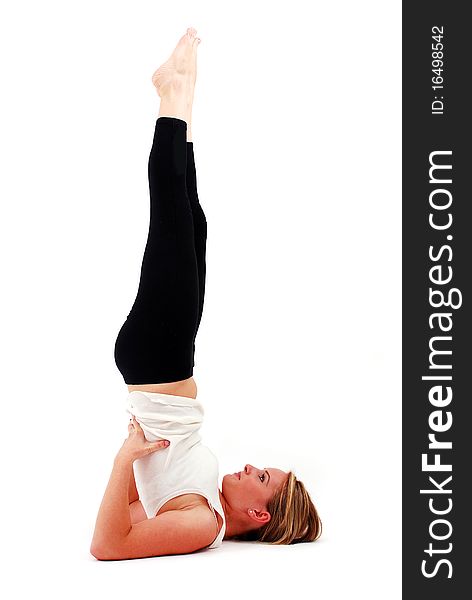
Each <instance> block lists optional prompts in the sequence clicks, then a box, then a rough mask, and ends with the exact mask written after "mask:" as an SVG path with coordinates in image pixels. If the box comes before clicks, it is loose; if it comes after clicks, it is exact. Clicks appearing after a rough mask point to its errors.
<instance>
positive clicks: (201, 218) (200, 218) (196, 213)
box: [187, 142, 207, 350]
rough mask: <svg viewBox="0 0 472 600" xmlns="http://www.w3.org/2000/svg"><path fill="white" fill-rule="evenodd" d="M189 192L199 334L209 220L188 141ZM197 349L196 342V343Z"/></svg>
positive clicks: (192, 152) (191, 146)
mask: <svg viewBox="0 0 472 600" xmlns="http://www.w3.org/2000/svg"><path fill="white" fill-rule="evenodd" d="M187 194H188V197H189V200H190V207H191V209H192V216H193V231H194V241H195V254H196V257H197V267H198V306H199V312H198V320H197V327H196V330H195V336H196V335H197V331H198V327H199V325H200V321H201V318H202V312H203V303H204V298H205V278H206V261H205V256H206V241H207V221H206V217H205V213H204V211H203V208H202V206H201V204H200V202H199V198H198V192H197V173H196V168H195V156H194V148H193V142H187ZM194 350H195V344H194Z"/></svg>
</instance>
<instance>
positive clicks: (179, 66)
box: [152, 27, 201, 98]
mask: <svg viewBox="0 0 472 600" xmlns="http://www.w3.org/2000/svg"><path fill="white" fill-rule="evenodd" d="M200 41H201V40H200V38H199V37H197V31H196V29H194V28H193V27H189V28H188V29H187V32H186V33H184V35H183V36H182V37H181V38H180V40H179V42H178V44H177V46H176V47H175V49H174V51H173V52H172V54H171V56H170V58H168V60H166V62H165V63H163V64H162V65H161V66H160V67H159V68H158V69H157V70H156V71H155V73H154V74H153V76H152V83H153V84H154V86H155V88H156V90H157V93H158V94H159V96H160V97H161V98H162V96H163V95H165V94H167V92H169V91H172V90H173V89H180V88H181V87H182V86H183V85H186V86H187V88H191V90H192V91H193V87H194V86H195V80H196V77H197V46H198V44H199V43H200Z"/></svg>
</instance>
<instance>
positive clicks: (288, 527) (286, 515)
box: [234, 471, 322, 544]
mask: <svg viewBox="0 0 472 600" xmlns="http://www.w3.org/2000/svg"><path fill="white" fill-rule="evenodd" d="M267 511H268V512H269V513H270V515H271V519H270V521H269V522H268V523H267V524H266V525H263V526H262V527H260V528H258V529H252V530H250V531H247V532H246V533H243V534H240V535H237V536H235V537H234V539H236V540H244V541H259V542H268V543H269V544H299V543H301V542H314V541H316V540H317V539H318V538H319V537H320V535H321V532H322V523H321V519H320V517H319V515H318V512H317V510H316V508H315V505H314V504H313V502H312V500H311V498H310V496H309V494H308V492H307V491H306V489H305V486H304V485H303V483H302V482H301V481H299V480H298V479H297V477H296V476H295V474H294V473H293V472H292V471H289V472H288V477H287V478H286V480H285V482H284V483H283V484H282V485H281V486H280V487H279V488H278V489H277V491H276V492H275V493H274V495H273V496H272V498H271V499H270V500H269V502H268V503H267Z"/></svg>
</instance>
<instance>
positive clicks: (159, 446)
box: [147, 440, 170, 452]
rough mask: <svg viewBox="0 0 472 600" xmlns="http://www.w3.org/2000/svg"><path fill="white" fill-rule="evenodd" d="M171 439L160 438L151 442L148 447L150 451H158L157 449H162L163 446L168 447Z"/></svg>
mask: <svg viewBox="0 0 472 600" xmlns="http://www.w3.org/2000/svg"><path fill="white" fill-rule="evenodd" d="M169 444H170V442H169V440H159V441H157V442H154V443H153V444H150V445H149V446H148V448H147V450H148V452H156V450H162V449H163V448H167V447H168V446H169Z"/></svg>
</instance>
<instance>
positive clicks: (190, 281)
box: [115, 117, 207, 385]
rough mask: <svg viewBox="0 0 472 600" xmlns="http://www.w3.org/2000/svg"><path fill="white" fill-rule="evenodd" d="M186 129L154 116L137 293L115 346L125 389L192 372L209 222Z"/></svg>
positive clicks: (177, 122) (176, 121)
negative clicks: (148, 199)
mask: <svg viewBox="0 0 472 600" xmlns="http://www.w3.org/2000/svg"><path fill="white" fill-rule="evenodd" d="M186 138H187V123H186V122H185V121H183V120H182V119H177V118H174V117H159V118H158V119H157V121H156V126H155V130H154V140H153V144H152V148H151V153H150V156H149V163H148V177H149V192H150V197H151V212H150V223H149V233H148V238H147V243H146V248H145V251H144V257H143V262H142V266H141V277H140V281H139V287H138V293H137V296H136V299H135V301H134V304H133V307H132V308H131V312H130V313H129V314H128V317H127V318H126V321H125V323H124V324H123V326H122V327H121V329H120V331H119V333H118V337H117V339H116V342H115V362H116V366H117V367H118V369H119V371H120V372H121V374H122V375H123V378H124V380H125V383H126V384H128V385H136V384H146V383H169V382H172V381H180V380H182V379H187V378H188V377H191V376H192V374H193V367H194V364H195V363H194V353H195V337H196V335H197V330H198V326H199V325H200V320H201V317H202V310H203V298H204V295H205V272H206V265H205V251H206V239H207V222H206V218H205V214H204V212H203V209H202V207H201V206H200V203H199V200H198V195H197V179H196V171H195V160H194V154H193V143H192V142H187V139H186Z"/></svg>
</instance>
